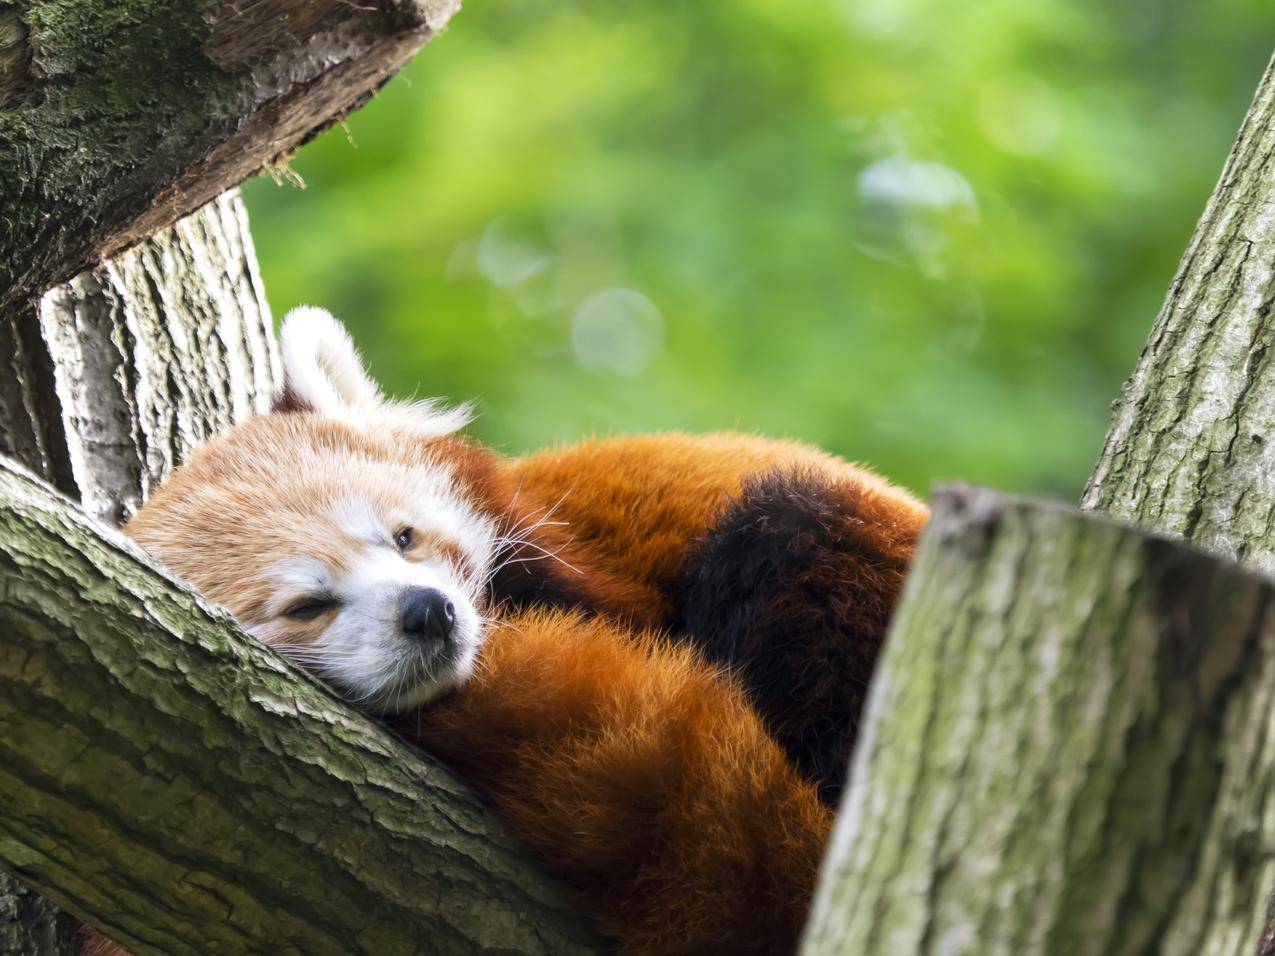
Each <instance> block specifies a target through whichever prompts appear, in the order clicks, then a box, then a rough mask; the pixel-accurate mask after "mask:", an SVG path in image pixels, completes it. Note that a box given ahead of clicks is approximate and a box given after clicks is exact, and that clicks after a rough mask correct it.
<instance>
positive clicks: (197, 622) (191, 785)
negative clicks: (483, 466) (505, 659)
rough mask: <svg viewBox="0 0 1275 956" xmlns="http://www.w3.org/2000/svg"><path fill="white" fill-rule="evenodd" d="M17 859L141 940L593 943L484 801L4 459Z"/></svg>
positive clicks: (13, 851)
mask: <svg viewBox="0 0 1275 956" xmlns="http://www.w3.org/2000/svg"><path fill="white" fill-rule="evenodd" d="M0 505H2V506H0V633H3V634H4V635H5V638H4V641H3V643H0V807H3V808H4V811H3V814H0V857H3V858H4V860H5V861H6V863H7V865H8V866H9V867H10V868H11V869H12V870H13V872H14V873H15V874H16V875H17V876H18V877H19V878H20V879H21V880H22V881H23V882H24V883H25V884H26V885H28V886H30V887H32V888H34V889H37V890H39V891H40V892H41V893H42V894H44V895H46V896H47V897H48V898H49V899H51V900H53V901H54V902H56V903H57V904H58V905H60V906H63V907H66V908H68V909H70V910H71V911H72V912H74V913H76V914H77V915H81V916H84V917H86V918H88V919H89V920H90V921H91V922H92V923H93V924H94V925H97V926H101V927H104V928H105V929H106V930H107V932H108V934H109V935H110V936H111V937H112V938H114V939H117V940H119V941H120V942H122V943H124V944H125V945H127V946H128V947H129V948H130V949H131V950H132V951H134V952H136V953H139V954H140V953H170V954H185V953H189V954H195V953H206V952H213V951H221V952H303V953H307V954H322V953H332V954H348V953H376V954H394V953H417V952H421V951H429V952H438V953H482V952H493V953H494V952H501V953H510V952H517V953H546V954H566V953H587V952H597V951H599V949H600V944H599V943H598V941H597V940H596V939H595V938H594V937H593V936H592V935H591V933H590V931H589V930H587V929H586V928H585V927H584V926H583V925H582V924H581V923H580V921H579V919H578V917H577V916H576V915H575V913H574V910H573V909H572V908H571V907H570V906H569V905H568V904H567V903H566V902H565V901H564V900H563V899H562V898H561V897H560V896H559V894H558V893H557V891H556V890H555V889H554V888H553V885H552V884H551V883H550V882H548V881H546V880H545V879H544V878H542V877H541V876H540V875H539V874H538V873H537V872H536V870H535V868H534V867H533V866H532V865H531V864H529V863H527V862H525V859H526V858H525V856H524V855H523V854H522V853H521V851H520V850H519V848H518V847H516V846H515V845H514V844H513V843H512V842H511V841H510V840H509V839H508V838H506V837H505V836H504V835H503V834H502V833H501V832H500V830H499V828H497V827H496V826H495V825H493V824H492V823H491V819H490V817H489V816H488V815H487V814H486V813H485V812H484V810H483V809H482V807H481V806H480V805H479V804H478V802H477V801H476V799H475V798H474V797H473V796H472V795H471V794H470V793H469V792H468V791H466V790H465V789H464V788H463V787H462V786H460V785H459V784H457V783H456V782H454V780H453V779H452V778H451V776H450V775H448V774H447V773H445V772H444V771H442V770H441V769H440V768H438V767H437V766H436V765H435V764H434V763H433V762H432V761H429V760H427V759H425V758H422V757H421V756H420V755H419V754H417V753H415V752H414V751H413V750H412V749H411V748H409V747H408V746H407V745H406V744H404V743H402V742H401V741H400V740H398V739H397V738H395V737H394V736H392V735H390V734H389V733H388V732H386V731H385V730H383V729H381V728H380V727H378V726H376V725H375V724H373V723H372V722H371V721H370V720H368V719H366V718H363V717H361V716H359V715H357V714H355V713H354V712H353V711H351V710H350V709H349V707H348V706H346V705H344V704H342V703H341V702H339V701H337V700H336V699H334V698H333V697H331V696H330V695H329V694H328V693H326V692H325V691H324V690H323V689H321V688H320V687H318V686H317V685H316V684H314V683H313V682H312V681H310V680H309V679H307V678H305V677H304V676H302V675H301V674H300V673H299V672H297V671H295V670H293V669H292V668H291V667H289V666H287V665H286V664H284V663H283V662H282V661H281V660H280V659H279V658H278V657H277V656H276V655H275V654H274V653H273V652H271V651H270V650H268V649H267V648H265V647H263V646H262V645H260V644H259V643H258V642H256V641H254V640H252V639H251V638H248V637H246V636H245V635H243V634H242V633H241V632H240V631H239V629H238V628H237V627H236V626H235V625H234V624H233V622H231V621H230V620H229V619H228V618H227V617H226V616H225V615H223V614H218V613H215V612H212V611H210V610H209V609H208V608H207V606H206V605H204V604H203V603H202V602H201V601H200V600H199V599H198V598H196V597H195V596H194V595H192V594H191V593H190V592H188V591H185V590H183V589H182V588H181V587H179V586H177V585H175V584H174V583H173V582H171V581H170V580H168V579H167V578H165V577H164V576H163V575H162V574H161V573H159V572H158V571H157V570H156V569H155V568H154V566H153V565H151V564H150V563H149V562H148V561H147V560H146V559H144V558H143V557H142V556H141V555H140V553H139V552H137V551H136V549H135V548H133V547H132V546H131V545H130V544H129V543H128V542H126V541H125V540H124V539H123V538H120V537H119V536H118V535H117V534H115V533H113V532H110V531H108V530H106V529H103V528H100V527H99V526H96V525H95V524H94V523H93V522H92V521H90V520H89V519H88V518H86V517H84V516H83V515H82V514H81V513H80V512H79V510H78V509H77V508H75V507H74V506H73V505H72V504H71V503H70V502H68V501H66V500H63V499H61V498H60V497H58V496H57V495H56V494H54V493H53V492H52V491H50V490H49V489H47V488H46V487H44V486H42V485H41V484H40V483H39V482H38V481H36V480H34V479H33V478H31V477H29V476H27V475H25V474H24V473H22V472H21V471H20V470H18V469H15V468H14V467H13V466H12V465H9V464H5V463H0Z"/></svg>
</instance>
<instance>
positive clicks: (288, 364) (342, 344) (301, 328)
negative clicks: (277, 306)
mask: <svg viewBox="0 0 1275 956" xmlns="http://www.w3.org/2000/svg"><path fill="white" fill-rule="evenodd" d="M279 341H280V347H281V351H282V352H283V377H284V386H283V394H282V395H281V396H280V397H279V399H278V400H277V401H276V402H275V410H276V411H282V412H296V411H310V412H317V413H319V414H321V415H324V416H326V417H328V418H333V419H336V420H338V421H344V422H349V423H350V424H354V425H369V424H377V425H382V426H387V427H390V428H396V429H401V430H404V431H407V432H409V433H411V434H414V435H417V436H419V437H423V438H434V437H438V436H441V435H449V434H451V433H452V432H455V431H458V430H459V429H461V428H463V427H465V425H466V423H467V422H468V421H469V418H470V415H469V409H468V408H466V407H464V406H462V407H459V408H446V407H444V406H442V405H440V404H438V403H437V402H432V401H421V402H396V401H391V400H390V399H387V398H386V397H385V396H384V395H382V394H381V390H380V388H379V387H377V385H376V383H375V382H373V381H372V379H371V378H370V377H369V376H368V374H367V372H366V371H365V370H364V368H363V361H362V359H360V358H359V353H358V350H357V349H356V348H355V347H354V342H353V341H352V340H351V339H350V335H349V333H348V332H346V331H345V327H344V326H342V325H341V323H340V322H338V321H337V320H336V319H334V318H333V317H332V315H331V314H330V313H329V312H327V311H326V310H324V309H318V308H315V307H313V306H301V307H300V308H296V309H293V310H292V311H291V312H289V313H288V314H287V315H286V316H285V317H284V319H283V328H282V330H281V331H280V333H279Z"/></svg>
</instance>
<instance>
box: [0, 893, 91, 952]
mask: <svg viewBox="0 0 1275 956" xmlns="http://www.w3.org/2000/svg"><path fill="white" fill-rule="evenodd" d="M78 928H79V924H78V921H77V920H76V919H75V917H73V916H71V915H70V914H69V913H64V912H63V911H61V910H59V909H58V908H57V907H56V906H54V905H53V904H52V903H50V902H49V901H48V900H45V899H43V898H42V897H40V895H39V894H37V893H35V892H34V891H32V890H29V889H27V888H26V887H25V886H23V885H22V884H21V883H19V882H18V881H17V880H15V879H14V878H13V877H11V876H9V875H8V874H6V873H3V872H0V953H4V956H72V954H73V953H75V952H76V948H77V947H76V940H77V935H76V934H77V932H78Z"/></svg>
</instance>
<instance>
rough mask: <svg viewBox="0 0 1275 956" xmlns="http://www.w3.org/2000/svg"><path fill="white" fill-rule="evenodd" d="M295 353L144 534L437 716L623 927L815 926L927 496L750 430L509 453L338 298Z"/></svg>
mask: <svg viewBox="0 0 1275 956" xmlns="http://www.w3.org/2000/svg"><path fill="white" fill-rule="evenodd" d="M283 351H284V360H285V367H286V376H287V377H286V388H285V392H284V395H283V397H282V398H281V400H280V402H279V405H278V408H277V410H276V411H275V412H274V413H273V414H270V415H267V416H263V417H259V418H257V419H254V420H252V421H249V422H247V423H245V424H242V425H240V426H237V427H236V428H234V429H232V430H231V431H230V432H229V433H228V434H226V435H225V436H222V437H221V438H218V439H215V440H213V441H211V442H209V443H208V444H207V445H206V446H205V447H204V448H202V449H200V450H199V451H198V452H197V453H196V454H195V455H194V456H192V458H191V460H190V461H189V462H187V463H186V464H184V465H182V466H181V467H180V468H179V469H177V471H176V472H175V473H174V474H173V476H172V477H171V478H170V479H169V480H168V482H166V483H165V485H164V486H163V487H161V488H160V489H159V491H158V492H157V493H156V495H155V496H154V497H153V498H152V499H151V501H150V502H149V503H148V504H147V505H146V506H145V507H143V508H142V510H141V511H140V512H139V513H138V514H137V515H136V516H135V517H134V518H133V519H132V521H130V522H129V524H128V525H127V527H126V529H125V530H126V531H127V532H128V533H129V534H130V535H131V536H132V537H133V538H135V539H136V540H137V541H138V542H139V543H140V544H142V545H143V546H144V547H145V548H146V549H147V550H149V551H151V552H152V553H153V554H155V555H156V556H157V557H158V558H159V559H160V560H161V561H163V562H164V563H165V564H166V565H168V567H169V568H170V569H172V570H173V571H174V572H175V573H177V574H178V575H179V576H180V577H182V578H184V579H185V580H187V581H188V582H190V583H191V584H192V585H194V586H195V587H196V588H198V589H199V590H201V591H202V592H203V593H204V594H205V595H206V596H207V597H209V598H211V599H212V600H214V601H217V602H218V603H221V604H223V605H224V606H226V607H227V608H228V609H229V610H230V611H231V612H232V613H233V614H234V615H235V616H236V618H237V619H238V620H239V621H240V622H242V623H243V625H244V626H245V627H246V628H247V629H248V631H249V632H250V633H253V634H255V635H256V636H258V637H259V638H261V639H262V640H264V641H266V642H267V643H270V644H272V645H274V646H275V647H276V648H277V649H278V650H279V651H280V652H281V653H283V654H284V656H287V657H289V658H291V659H293V660H294V661H296V662H297V663H298V664H299V665H300V666H302V667H303V668H305V669H307V670H309V671H311V672H313V673H315V674H316V675H317V676H319V677H320V678H323V679H325V680H326V681H328V682H329V683H330V684H331V685H332V686H333V687H334V688H335V689H336V690H337V691H338V692H340V693H341V694H343V695H344V696H346V697H347V698H349V699H350V700H352V701H355V702H357V703H359V704H361V705H362V706H364V707H366V708H368V709H369V710H372V711H374V712H377V713H380V714H386V715H392V714H404V713H408V714H410V716H409V717H408V718H407V719H400V720H399V721H398V725H399V728H400V730H401V731H402V732H404V733H406V734H408V735H409V736H413V737H415V738H416V739H418V740H419V741H420V742H422V743H423V744H424V745H425V746H426V747H427V748H429V749H430V750H432V751H433V752H434V753H436V754H438V755H439V756H440V757H442V758H443V759H444V760H446V761H447V762H449V763H450V764H451V765H453V766H454V767H455V768H456V769H457V770H458V771H459V772H460V773H461V774H462V776H464V777H466V778H467V779H469V780H471V781H472V782H473V783H475V784H476V785H477V786H479V787H480V788H481V789H482V790H483V791H484V792H485V793H486V794H487V795H488V796H489V798H490V799H492V800H493V801H494V803H495V804H496V806H497V807H498V808H499V810H500V811H501V813H502V814H503V816H504V817H505V818H506V819H507V820H508V821H509V822H510V824H511V825H512V826H513V827H514V828H515V830H516V831H517V832H518V833H519V834H520V835H521V836H522V837H523V839H524V840H525V841H526V842H527V843H528V844H529V846H530V847H531V848H532V849H533V850H535V851H536V852H537V853H538V854H539V855H540V856H541V857H542V859H543V860H544V861H545V862H546V863H547V864H548V865H549V867H550V868H551V869H553V870H554V871H555V872H557V873H558V874H560V875H561V876H562V877H563V878H564V879H566V880H567V882H568V883H569V884H570V885H571V886H572V887H574V889H575V890H576V891H577V892H578V893H579V894H580V895H581V897H582V899H583V900H584V901H585V902H586V903H587V905H589V906H590V908H591V909H592V911H593V912H594V914H595V915H596V916H597V918H598V920H599V923H600V926H601V927H602V929H603V930H604V932H607V933H608V934H610V935H612V936H614V937H615V938H616V939H617V940H618V941H619V943H620V944H621V948H622V949H623V950H624V951H627V952H634V953H684V952H709V951H712V952H721V951H737V952H768V953H770V952H783V951H787V950H791V949H792V948H793V946H794V945H795V941H796V939H797V935H798V933H799V930H800V927H801V925H802V923H803V921H804V918H805V911H806V907H807V905H808V902H809V898H810V895H811V892H812V890H813V885H814V879H815V875H816V872H817V869H818V863H819V860H820V857H821V855H822V850H823V846H824V842H825V840H826V838H827V834H828V831H829V828H830V825H831V814H830V810H829V809H828V807H827V806H826V804H825V802H824V801H823V800H821V799H820V795H819V791H818V790H817V788H816V786H815V783H818V784H819V785H820V786H821V787H822V788H823V797H824V800H827V799H828V798H829V797H830V796H831V794H833V793H834V792H835V790H836V788H837V787H838V786H839V785H840V780H841V776H842V774H843V773H844V770H845V766H846V763H845V758H846V755H847V753H848V750H849V746H850V743H851V740H852V733H853V732H852V729H851V726H852V721H853V718H854V716H855V714H857V710H858V707H859V704H860V703H861V700H862V696H863V687H864V685H865V684H866V680H867V677H868V674H869V672H870V669H871V666H872V662H873V660H874V658H875V653H876V650H877V648H878V646H879V644H880V641H881V638H882V635H883V632H884V626H885V623H886V620H887V618H888V614H889V611H890V608H891V607H892V605H893V602H894V599H895V596H896V594H897V591H898V588H899V585H900V582H901V580H902V576H903V573H904V571H905V569H906V565H907V562H908V559H909V558H910V555H911V549H912V545H913V542H914V540H915V537H916V534H917V532H918V530H919V528H920V526H921V524H922V523H923V521H924V519H925V512H924V509H923V507H922V506H921V505H919V504H918V503H917V502H915V501H914V500H913V499H912V498H910V497H909V496H908V495H906V494H905V493H904V492H901V491H899V490H897V489H895V488H892V487H891V486H889V485H887V484H886V483H885V482H883V481H882V480H881V479H879V478H876V477H875V476H873V475H870V474H869V473H867V472H864V471H862V470H860V469H857V468H855V467H853V466H851V465H848V464H845V463H844V462H841V461H839V460H837V459H835V458H832V457H830V456H827V455H824V454H822V453H820V452H817V451H814V450H812V449H809V448H806V447H803V446H800V445H795V444H792V443H785V442H769V441H765V440H763V439H759V438H752V437H746V436H737V435H716V436H709V437H706V438H691V437H688V436H682V435H670V436H657V437H650V438H634V439H615V440H611V441H604V442H590V443H586V444H583V445H579V446H576V447H574V448H568V449H563V450H559V451H554V452H546V453H542V454H540V455H534V456H531V457H528V458H525V459H517V460H513V461H507V460H502V459H501V458H499V457H498V456H497V455H495V454H494V453H493V452H491V451H489V450H487V449H484V448H482V447H480V446H478V445H475V444H473V443H471V442H468V441H466V440H464V439H462V438H460V437H457V435H456V432H457V430H458V429H459V428H460V427H461V426H462V425H463V424H464V419H465V416H464V412H463V410H462V411H457V410H444V409H441V408H440V407H438V406H435V405H433V404H430V403H425V404H417V405H408V404H403V403H394V402H389V401H387V400H385V399H384V398H383V397H382V396H381V394H380V391H379V389H377V388H376V386H375V385H373V384H372V382H371V381H370V380H369V379H368V378H367V376H366V374H365V373H364V372H363V369H362V365H361V363H360V362H359V359H358V357H357V354H356V353H355V351H354V349H353V346H352V344H351V343H350V341H349V338H348V336H347V335H346V334H345V332H344V330H343V329H342V328H341V327H340V325H339V324H337V323H336V322H335V321H334V320H332V319H331V317H330V316H327V314H326V313H322V312H319V311H317V310H304V311H300V312H297V313H294V314H293V315H291V316H289V318H288V320H287V321H286V322H285V326H284V331H283ZM670 634H676V635H680V636H681V643H680V644H678V643H675V642H674V640H673V639H672V638H671V637H670V636H669V635H670ZM728 670H729V671H733V672H734V673H732V674H727V673H724V671H728ZM458 687H459V690H457V691H456V692H454V693H448V692H449V691H452V690H454V689H456V688H458ZM421 705H427V706H425V707H424V708H423V709H419V710H418V709H417V708H421ZM754 708H756V710H754ZM759 714H760V717H759ZM772 734H773V735H774V738H775V739H772ZM776 739H777V740H778V741H779V742H780V743H781V744H782V747H781V746H778V745H777V744H776ZM785 750H787V752H788V753H789V754H791V756H792V758H793V762H795V764H796V766H797V767H798V768H800V770H801V771H802V772H801V773H799V772H798V771H797V770H796V769H794V766H793V764H792V763H790V762H789V760H788V759H786V757H785ZM803 773H804V775H805V776H804V777H803Z"/></svg>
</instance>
